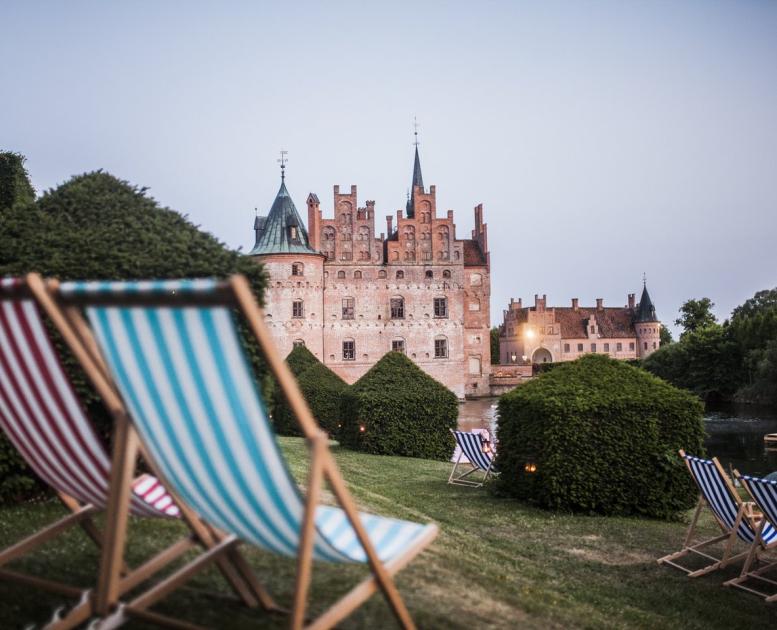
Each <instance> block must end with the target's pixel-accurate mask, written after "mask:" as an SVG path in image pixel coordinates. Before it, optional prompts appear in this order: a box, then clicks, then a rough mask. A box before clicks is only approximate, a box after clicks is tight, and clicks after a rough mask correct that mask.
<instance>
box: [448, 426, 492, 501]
mask: <svg viewBox="0 0 777 630" xmlns="http://www.w3.org/2000/svg"><path fill="white" fill-rule="evenodd" d="M451 433H453V437H454V438H455V439H456V444H457V445H458V446H459V456H458V457H457V458H456V462H455V463H454V464H453V469H452V470H451V474H450V476H449V477H448V483H451V484H455V485H459V486H472V487H474V488H479V487H480V486H482V485H483V484H484V483H485V482H486V481H487V480H488V478H489V477H490V476H491V474H492V473H493V468H494V456H493V454H492V453H489V452H486V451H485V450H484V449H483V439H482V438H481V437H480V434H479V433H470V432H467V431H454V430H453V429H451ZM462 457H466V458H467V460H468V461H469V469H468V470H465V472H463V473H460V474H458V475H457V474H456V470H457V469H458V467H459V465H460V464H461V465H464V466H466V464H462V461H461V458H462ZM478 472H480V473H482V476H481V477H479V478H478V479H475V478H473V479H468V477H469V476H470V475H472V474H473V473H478Z"/></svg>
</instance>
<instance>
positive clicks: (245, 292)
mask: <svg viewBox="0 0 777 630" xmlns="http://www.w3.org/2000/svg"><path fill="white" fill-rule="evenodd" d="M48 293H49V296H50V298H51V299H50V302H51V304H50V308H52V310H58V311H61V313H64V316H62V317H61V318H63V319H64V318H67V320H68V326H67V328H68V329H71V328H72V330H73V331H75V334H77V336H78V338H79V339H80V342H79V344H78V345H79V346H80V347H82V348H83V347H86V348H89V349H90V352H89V356H88V357H86V358H87V362H86V365H89V366H90V367H89V369H88V371H91V372H96V373H97V374H96V375H95V376H96V378H98V380H100V381H101V382H102V386H103V387H104V388H105V389H106V393H109V396H107V397H106V403H107V404H108V406H109V408H110V409H111V411H112V413H113V414H114V416H115V417H116V418H117V419H121V420H122V421H123V423H124V427H125V431H127V433H128V434H131V435H136V434H135V433H134V431H133V430H131V429H130V426H131V425H130V422H129V416H128V413H127V411H126V409H125V407H124V404H123V402H122V401H121V399H120V398H119V396H118V395H117V394H116V389H115V385H113V384H110V385H109V384H108V382H107V381H108V376H107V370H106V369H105V364H104V362H103V361H102V359H95V358H93V357H99V352H98V351H97V346H96V342H95V341H94V338H93V337H92V335H91V331H90V329H89V327H88V325H87V324H86V322H85V320H84V319H83V317H82V316H81V313H80V311H79V307H80V306H83V305H86V304H98V303H99V304H115V305H120V304H153V305H160V306H161V305H163V304H170V305H187V306H188V305H205V304H210V305H216V304H218V305H224V306H230V307H233V308H235V309H237V310H238V311H239V312H240V313H241V314H242V315H243V316H244V318H245V320H246V322H247V323H248V326H249V329H250V331H251V333H252V335H253V336H254V337H255V339H256V341H257V342H258V343H259V346H260V348H261V349H262V351H263V353H264V358H265V360H266V362H267V364H268V366H269V368H270V370H271V372H272V374H273V375H274V376H275V378H276V379H277V381H278V383H279V385H280V387H281V390H282V391H283V392H284V395H285V396H286V399H287V402H288V403H289V406H290V407H291V410H292V413H293V415H294V416H295V417H296V418H297V421H298V422H299V425H300V428H301V429H302V432H303V434H304V436H305V438H306V439H307V442H308V446H309V449H310V453H311V465H310V471H309V479H308V488H307V496H306V501H305V512H304V517H303V522H302V533H301V537H300V543H299V553H298V557H297V578H296V588H295V596H294V605H293V609H292V611H291V624H290V625H291V627H292V628H293V629H294V630H298V629H299V628H302V627H303V626H304V624H305V621H306V609H307V600H308V591H309V589H310V582H311V577H312V561H313V538H314V535H315V523H314V516H315V509H316V507H317V506H318V504H319V502H320V500H321V491H322V486H323V484H324V482H328V484H329V486H330V488H331V490H332V492H333V494H334V496H335V498H336V499H337V502H338V503H339V505H340V507H341V508H342V509H343V511H344V512H345V514H346V517H347V519H348V521H349V523H350V525H351V527H353V529H354V532H355V533H356V536H357V538H358V540H359V542H360V543H361V545H362V547H363V549H364V552H365V554H366V556H367V564H368V565H369V568H370V571H371V576H369V577H367V578H365V579H364V580H363V581H361V582H360V583H359V584H357V585H356V586H355V587H354V588H353V589H352V590H350V591H349V592H348V593H347V594H346V595H345V596H343V597H342V598H341V599H340V600H338V601H337V602H336V603H335V604H333V605H332V606H331V607H330V608H329V609H328V610H326V611H325V612H324V613H323V614H322V615H321V616H319V617H318V618H317V619H315V620H314V621H313V622H311V623H310V624H309V625H308V626H307V627H308V628H311V629H316V630H323V629H325V628H331V627H333V626H334V625H336V624H337V623H339V622H340V621H341V620H343V619H345V618H346V617H347V616H348V615H349V614H351V613H352V612H353V611H354V610H355V609H356V608H358V607H359V606H360V605H361V604H362V603H363V602H364V601H366V600H367V598H369V597H370V596H371V595H372V594H373V593H374V592H375V591H377V590H380V591H381V592H382V593H383V595H384V597H385V598H386V600H387V602H388V604H389V607H390V608H391V611H392V612H393V614H394V616H395V617H396V619H397V621H398V622H399V623H400V625H401V626H402V627H403V628H407V629H412V628H415V625H414V623H413V620H412V618H411V617H410V613H409V612H408V610H407V607H406V606H405V603H404V601H403V600H402V597H401V596H400V594H399V592H398V590H397V588H396V585H395V584H394V581H393V579H392V578H393V576H394V575H395V574H396V573H397V572H398V571H399V570H401V569H402V568H403V567H405V566H406V565H407V564H408V563H409V562H410V561H411V560H412V559H413V558H414V557H415V556H417V555H418V554H419V553H420V552H421V551H423V549H425V548H426V547H427V546H428V545H429V544H430V543H431V542H432V541H433V540H434V538H435V537H436V536H437V532H438V530H437V527H436V526H433V527H430V528H429V529H428V531H427V532H426V533H425V534H424V535H423V536H421V537H419V538H418V540H416V541H415V543H414V544H413V545H412V546H411V547H409V548H408V549H406V550H405V552H404V553H403V554H402V555H400V556H397V557H396V558H394V559H393V560H391V561H389V562H386V563H383V562H382V561H381V560H380V559H379V558H378V555H377V553H376V551H375V548H374V546H373V544H372V542H371V541H370V539H369V536H368V535H367V532H366V530H365V529H364V526H363V525H362V523H361V520H360V519H359V516H358V512H357V509H356V505H355V503H354V502H353V499H352V498H351V496H350V493H349V492H348V489H347V486H346V484H345V480H344V479H343V477H342V475H341V473H340V470H339V468H338V467H337V464H336V462H335V460H334V457H333V456H332V453H331V452H330V450H329V447H328V437H327V435H326V433H324V432H323V431H322V430H321V429H320V428H319V426H318V424H317V422H316V420H315V419H314V418H313V415H312V414H311V412H310V409H309V408H308V406H307V403H306V402H305V399H304V398H303V396H302V394H301V392H300V389H299V386H298V385H297V382H296V380H295V379H294V376H293V375H292V373H291V371H290V370H289V368H288V366H287V365H286V363H285V362H284V361H283V359H282V358H281V356H280V355H279V354H278V351H277V350H276V349H275V346H274V344H273V342H272V339H271V337H270V334H269V332H268V330H267V328H266V327H265V325H264V316H263V313H262V310H261V308H260V307H259V305H258V304H257V302H256V300H255V299H254V296H253V293H252V292H251V288H250V286H249V284H248V282H247V280H246V279H245V278H244V277H243V276H240V275H235V276H232V277H230V278H229V280H228V281H226V282H225V283H224V284H223V285H222V286H220V287H218V288H217V289H216V291H215V292H213V293H210V294H207V295H198V296H192V295H187V294H186V293H185V292H178V293H176V294H167V295H163V296H153V297H149V296H143V295H140V296H137V295H131V294H127V295H105V294H102V295H94V296H76V295H74V296H66V295H63V294H62V293H60V292H59V291H58V283H57V282H56V281H51V282H50V283H49V284H48ZM82 354H83V352H82ZM79 360H80V357H79ZM97 362H99V366H100V367H99V368H98V367H97V366H96V365H95V363H97ZM86 365H85V368H86ZM127 442H128V447H127V448H125V449H123V451H122V450H121V449H120V451H121V452H119V453H117V464H118V467H117V468H116V470H117V471H122V472H123V473H124V474H125V475H126V471H127V468H128V465H127V463H126V462H127V460H128V459H129V458H130V457H131V456H132V452H131V450H132V449H133V448H135V446H134V445H133V440H128V441H127ZM122 464H123V466H122ZM160 478H161V477H160ZM118 481H122V480H121V479H120V480H118ZM125 485H126V484H121V483H117V485H116V487H117V488H118V489H119V490H121V489H122V488H124V487H125ZM112 487H113V486H112ZM117 494H120V493H119V492H118V491H117ZM122 499H123V496H118V497H117V499H116V501H117V503H118V505H117V507H118V508H121V500H122ZM179 506H181V507H182V508H183V506H182V504H181V503H180V502H179ZM184 509H185V508H184ZM182 511H183V510H182ZM113 515H114V520H113V522H112V523H111V527H110V529H109V531H111V532H112V533H113V535H112V538H111V541H112V542H114V544H116V545H123V542H124V536H125V529H126V518H127V510H126V509H117V510H116V511H115V512H113ZM214 542H215V544H213V545H212V546H211V547H210V548H209V549H208V550H207V551H206V552H205V553H203V554H202V555H200V556H199V557H198V558H196V559H195V560H193V561H191V562H190V563H189V564H187V565H186V566H184V567H182V568H181V569H179V570H178V571H176V572H174V573H173V574H172V575H170V576H169V577H168V578H166V579H165V580H163V581H162V582H160V583H159V584H157V585H156V586H154V587H153V588H151V589H150V590H148V591H146V592H145V593H143V594H142V595H140V596H138V597H136V598H135V599H133V600H131V601H129V602H127V603H126V604H125V605H123V606H122V607H121V608H120V609H119V610H118V611H117V614H116V616H115V618H116V619H121V618H122V617H123V616H124V615H130V616H136V617H141V618H145V619H152V620H156V619H155V618H156V614H155V613H151V612H150V611H149V610H148V608H149V607H151V606H152V605H153V604H155V603H156V602H158V601H159V600H161V599H162V598H164V597H165V596H166V595H168V594H169V593H171V592H172V591H174V590H175V589H177V588H178V587H180V586H181V585H183V584H184V583H185V582H186V581H188V580H189V579H191V577H193V576H194V575H195V574H196V573H198V572H199V571H201V570H202V569H204V568H205V567H206V566H207V565H209V564H210V563H211V562H213V561H217V562H218V561H219V559H220V558H222V557H224V556H225V555H229V554H231V553H233V552H234V549H235V547H236V545H237V544H238V542H239V541H238V540H237V538H235V537H234V536H222V537H220V538H218V539H217V540H215V541H214ZM105 572H106V575H105V576H104V580H105V585H106V591H107V593H108V595H109V597H108V598H106V599H104V600H103V603H104V604H105V603H106V601H110V602H113V601H115V597H113V596H114V595H115V593H116V583H117V582H118V577H117V567H116V563H115V562H111V563H106V567H105ZM261 593H262V597H261V598H260V601H261V602H262V603H263V605H264V607H265V608H266V609H270V610H279V608H278V607H277V606H276V605H275V603H274V602H273V601H272V600H271V599H269V596H268V595H267V594H266V592H264V591H263V590H262V591H261ZM105 609H106V607H105V606H103V607H102V608H101V609H100V610H101V612H102V611H104V610H105ZM106 621H107V622H110V621H111V618H109V619H108V620H106Z"/></svg>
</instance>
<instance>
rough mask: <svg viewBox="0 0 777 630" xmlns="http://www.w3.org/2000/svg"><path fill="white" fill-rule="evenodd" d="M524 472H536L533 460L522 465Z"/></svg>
mask: <svg viewBox="0 0 777 630" xmlns="http://www.w3.org/2000/svg"><path fill="white" fill-rule="evenodd" d="M523 470H524V472H527V473H529V474H531V473H535V472H537V464H535V463H533V462H529V463H528V464H525V465H524V467H523Z"/></svg>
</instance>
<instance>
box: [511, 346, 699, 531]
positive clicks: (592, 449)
mask: <svg viewBox="0 0 777 630" xmlns="http://www.w3.org/2000/svg"><path fill="white" fill-rule="evenodd" d="M702 411H703V407H702V404H701V401H699V399H698V398H697V397H695V396H693V395H692V394H689V393H688V392H685V391H683V390H680V389H677V388H676V387H673V386H672V385H670V384H669V383H666V382H665V381H662V380H661V379H659V378H657V377H655V376H652V375H651V374H649V373H647V372H646V371H644V370H641V369H639V368H636V367H633V366H631V365H626V364H624V363H623V362H620V361H616V360H614V359H610V358H608V357H605V356H602V355H587V356H584V357H582V358H580V359H578V360H577V361H572V362H569V363H565V364H563V365H559V366H558V367H556V368H554V369H553V370H552V371H550V372H547V373H545V374H543V375H541V376H539V377H538V378H536V379H535V380H533V381H531V382H529V383H526V384H525V385H521V386H519V387H517V388H516V389H514V390H513V391H511V392H508V393H507V394H505V395H504V396H502V397H501V398H500V400H499V425H498V429H497V436H498V438H499V448H498V452H497V460H496V465H497V467H498V469H499V472H500V475H499V481H498V487H499V489H500V490H501V491H503V492H505V493H507V494H510V495H512V496H515V497H518V498H521V499H525V500H528V501H531V502H534V503H537V504H539V505H541V506H544V507H547V508H551V509H564V510H576V511H586V512H597V513H601V514H640V515H646V516H654V517H659V518H671V517H673V516H674V515H676V514H677V513H678V512H679V511H681V510H684V509H687V508H689V507H691V506H692V505H693V504H694V502H695V500H696V496H697V494H698V493H697V490H696V488H695V486H694V485H693V482H692V480H691V478H690V475H688V472H687V470H686V468H685V466H684V464H683V463H682V461H681V460H680V458H679V457H678V454H677V451H678V450H679V449H681V448H683V449H685V450H686V451H688V452H690V453H694V454H701V453H702V452H703V440H704V427H703V424H702ZM532 469H534V470H532Z"/></svg>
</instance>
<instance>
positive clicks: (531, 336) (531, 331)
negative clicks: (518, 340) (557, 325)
mask: <svg viewBox="0 0 777 630" xmlns="http://www.w3.org/2000/svg"><path fill="white" fill-rule="evenodd" d="M523 336H524V337H526V338H527V339H534V329H532V328H527V329H526V330H525V331H524V333H523Z"/></svg>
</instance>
